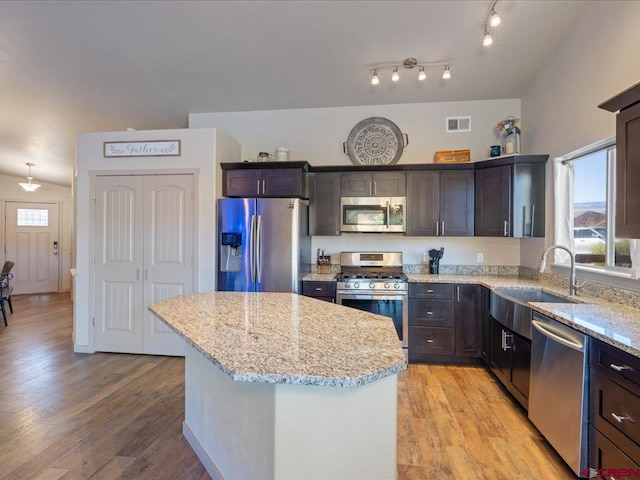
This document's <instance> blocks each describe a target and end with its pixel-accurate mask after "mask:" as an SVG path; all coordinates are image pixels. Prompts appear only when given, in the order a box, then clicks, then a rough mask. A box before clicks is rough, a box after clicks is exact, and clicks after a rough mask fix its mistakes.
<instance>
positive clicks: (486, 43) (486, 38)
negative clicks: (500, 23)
mask: <svg viewBox="0 0 640 480" xmlns="http://www.w3.org/2000/svg"><path fill="white" fill-rule="evenodd" d="M492 43H493V38H491V35H489V32H484V38H483V39H482V45H484V46H485V47H488V46H490V45H491V44H492Z"/></svg>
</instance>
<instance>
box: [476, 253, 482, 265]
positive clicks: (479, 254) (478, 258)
mask: <svg viewBox="0 0 640 480" xmlns="http://www.w3.org/2000/svg"><path fill="white" fill-rule="evenodd" d="M476 262H477V263H484V253H482V252H478V253H476Z"/></svg>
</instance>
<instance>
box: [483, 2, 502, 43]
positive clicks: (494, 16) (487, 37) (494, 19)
mask: <svg viewBox="0 0 640 480" xmlns="http://www.w3.org/2000/svg"><path fill="white" fill-rule="evenodd" d="M497 3H498V0H493V3H492V4H491V8H489V13H488V14H487V20H486V21H485V22H484V37H483V38H482V45H484V46H485V47H488V46H489V45H491V44H492V43H493V38H492V37H491V34H490V33H489V29H490V28H495V27H497V26H498V25H500V23H501V22H502V20H501V19H500V15H498V13H497V12H496V4H497Z"/></svg>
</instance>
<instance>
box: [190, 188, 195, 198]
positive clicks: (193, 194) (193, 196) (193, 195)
mask: <svg viewBox="0 0 640 480" xmlns="http://www.w3.org/2000/svg"><path fill="white" fill-rule="evenodd" d="M195 199H196V191H195V190H193V189H191V200H195Z"/></svg>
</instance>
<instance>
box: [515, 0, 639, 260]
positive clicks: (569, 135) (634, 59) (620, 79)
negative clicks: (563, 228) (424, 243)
mask: <svg viewBox="0 0 640 480" xmlns="http://www.w3.org/2000/svg"><path fill="white" fill-rule="evenodd" d="M639 20H640V2H638V1H613V0H610V1H592V2H589V3H588V5H587V7H586V9H585V12H584V16H583V17H582V18H581V19H580V20H579V21H578V22H577V24H576V28H575V30H574V31H573V32H572V33H571V35H570V36H569V37H568V39H567V40H566V42H565V43H564V44H563V45H562V46H561V47H560V48H559V49H558V51H557V53H556V54H555V56H554V57H553V58H552V59H551V60H550V61H549V62H548V64H547V65H546V67H545V68H544V69H543V70H541V72H540V74H539V75H538V76H537V77H536V78H535V79H534V81H533V82H532V84H531V86H530V87H529V88H528V89H527V91H526V92H525V94H524V95H523V97H522V115H523V116H524V117H525V119H526V124H527V126H528V128H523V136H524V142H525V145H530V146H531V148H532V149H533V150H534V151H537V152H546V153H549V154H550V155H551V157H550V158H554V157H557V156H560V155H563V154H566V153H569V152H571V151H573V150H576V149H578V148H580V147H583V146H586V145H589V144H591V143H594V142H596V141H598V140H602V139H604V138H607V137H610V136H612V135H615V115H614V114H612V113H610V112H607V111H605V110H602V109H599V108H598V104H600V103H602V102H603V101H605V100H607V99H609V98H610V97H612V96H614V95H616V94H617V93H619V92H621V91H622V90H624V89H626V88H628V87H629V86H631V85H632V84H634V83H636V82H637V81H638V80H640V62H639V61H638V54H637V46H638V45H639V44H640V28H638V21H639ZM547 172H548V175H547V178H548V179H549V182H548V188H547V204H548V205H552V202H553V197H552V195H551V193H552V191H553V188H552V183H551V182H552V179H551V176H550V168H547ZM547 212H548V213H547V232H548V234H547V237H548V243H549V244H551V243H553V239H552V238H550V236H552V233H553V228H552V225H553V208H548V209H547ZM543 248H544V244H543V242H541V241H538V240H535V239H534V240H523V243H522V249H521V253H522V256H521V263H522V265H526V266H531V267H535V266H536V265H537V262H538V260H539V259H540V255H541V253H542V249H543Z"/></svg>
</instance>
